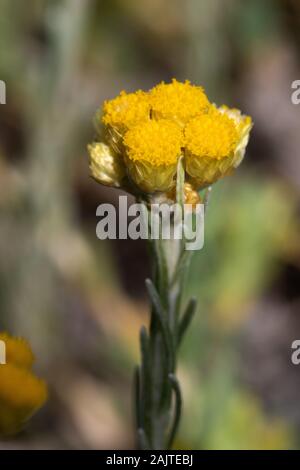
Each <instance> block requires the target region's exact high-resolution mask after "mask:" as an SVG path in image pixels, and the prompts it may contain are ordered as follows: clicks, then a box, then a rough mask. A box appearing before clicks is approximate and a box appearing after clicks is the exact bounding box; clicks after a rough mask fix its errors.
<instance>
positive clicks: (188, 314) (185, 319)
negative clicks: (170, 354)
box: [178, 297, 197, 346]
mask: <svg viewBox="0 0 300 470" xmlns="http://www.w3.org/2000/svg"><path fill="white" fill-rule="evenodd" d="M196 308H197V300H196V299H195V297H192V298H191V300H190V301H189V303H188V305H187V307H186V309H185V312H184V314H183V315H182V319H181V321H180V323H179V328H178V346H179V345H180V343H181V341H182V338H183V336H184V334H185V332H186V330H187V328H188V326H189V324H190V323H191V321H192V318H193V316H194V315H195V312H196Z"/></svg>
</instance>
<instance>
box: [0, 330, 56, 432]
mask: <svg viewBox="0 0 300 470" xmlns="http://www.w3.org/2000/svg"><path fill="white" fill-rule="evenodd" d="M0 341H2V342H4V344H5V349H6V362H7V363H6V364H1V365H0V436H1V435H2V436H3V435H9V434H14V433H16V432H18V431H19V430H20V429H21V428H22V426H23V424H24V423H25V422H26V421H27V420H28V419H29V418H30V417H31V416H32V414H33V413H35V412H36V411H37V410H38V409H39V408H40V407H41V406H42V405H43V404H44V403H45V401H46V399H47V386H46V384H45V382H44V381H43V380H41V379H39V378H37V377H36V376H35V375H34V374H33V372H32V371H31V366H32V363H33V359H34V357H33V353H32V351H31V348H30V346H29V345H28V343H27V342H26V341H25V340H23V339H21V338H13V337H11V336H9V335H7V334H6V333H1V334H0Z"/></svg>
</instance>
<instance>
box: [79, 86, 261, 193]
mask: <svg viewBox="0 0 300 470" xmlns="http://www.w3.org/2000/svg"><path fill="white" fill-rule="evenodd" d="M100 123H102V126H103V128H102V130H101V132H99V131H98V137H100V138H102V139H103V140H104V142H102V143H100V142H96V143H94V144H92V145H90V146H89V147H88V150H89V154H90V169H91V174H92V176H93V178H94V179H96V181H98V182H100V183H102V184H106V185H109V186H115V187H123V188H124V189H126V190H128V191H131V192H133V193H135V194H136V193H137V192H138V191H139V190H140V191H142V192H147V193H154V192H166V191H170V190H171V189H172V187H173V186H174V183H175V182H176V169H177V162H178V159H179V157H180V156H181V155H182V156H183V157H184V166H185V170H186V180H187V182H188V183H191V184H192V186H193V190H194V191H197V190H199V189H201V188H203V187H205V186H208V185H210V184H212V183H214V182H215V181H217V180H218V179H220V178H222V177H223V176H225V175H227V174H230V173H231V171H232V170H233V169H234V168H236V167H237V166H238V165H239V164H240V163H241V161H242V159H243V157H244V154H245V150H246V146H247V143H248V140H249V133H250V130H251V127H252V121H251V118H250V117H248V116H243V115H242V114H241V113H240V111H238V110H236V109H229V108H227V107H226V106H222V107H221V108H217V107H216V106H215V105H213V104H211V103H210V102H209V100H208V98H207V96H206V94H205V92H204V90H203V88H201V87H197V86H194V85H191V83H190V82H188V81H186V82H184V83H180V82H178V81H177V80H173V81H172V82H171V83H167V84H166V83H164V82H162V83H160V84H159V85H157V86H156V87H154V88H153V89H152V90H150V91H149V92H148V93H146V92H142V91H140V90H139V91H137V92H136V93H130V94H127V93H125V92H121V93H120V95H119V96H117V97H116V98H115V99H113V100H111V101H106V102H105V103H104V106H103V110H101V113H100V112H98V113H97V114H96V127H97V129H98V128H99V124H100Z"/></svg>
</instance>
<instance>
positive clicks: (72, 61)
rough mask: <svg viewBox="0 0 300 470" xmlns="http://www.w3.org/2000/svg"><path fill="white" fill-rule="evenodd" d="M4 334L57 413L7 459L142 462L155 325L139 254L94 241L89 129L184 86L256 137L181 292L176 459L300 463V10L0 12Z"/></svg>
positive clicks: (220, 191)
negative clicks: (113, 106) (266, 457)
mask: <svg viewBox="0 0 300 470" xmlns="http://www.w3.org/2000/svg"><path fill="white" fill-rule="evenodd" d="M0 41H1V49H0V79H1V80H4V81H5V82H6V85H7V97H6V101H7V104H6V105H0V330H7V331H9V332H10V333H11V334H15V335H23V336H25V337H26V338H28V339H29V340H30V342H31V344H32V347H33V349H34V351H35V354H36V359H37V361H36V370H37V371H38V373H39V374H40V375H41V376H43V377H45V379H46V380H47V382H48V383H49V387H50V393H51V396H50V399H49V401H48V403H47V405H46V406H45V407H44V408H43V409H42V410H41V411H40V412H39V414H38V415H37V416H35V417H34V419H33V420H32V421H31V422H30V423H29V424H28V426H27V428H26V430H25V431H23V432H22V433H21V434H20V435H19V436H17V437H16V438H14V439H10V440H6V441H2V442H1V443H0V448H2V449H3V448H13V449H14V448H15V449H18V448H26V449H39V448H47V449H48V448H49V449H78V448H81V449H105V448H108V449H126V448H133V446H134V435H133V418H132V412H131V404H132V403H131V402H132V398H131V379H132V371H133V366H134V365H135V364H136V363H137V361H138V360H139V352H138V331H139V328H140V326H141V325H142V324H147V322H148V303H147V298H146V294H145V288H144V278H145V277H146V276H148V275H149V273H150V269H149V263H148V260H147V252H146V247H145V244H144V242H142V241H130V240H115V241H107V242H106V241H99V240H98V239H97V238H96V233H95V229H96V224H97V218H96V208H97V206H98V205H99V204H100V203H103V202H112V203H114V204H117V202H118V195H119V194H120V192H118V191H117V190H114V189H109V188H106V187H102V186H100V185H98V184H97V183H95V182H94V181H93V180H92V179H90V178H89V171H88V159H87V151H86V146H87V143H88V142H90V141H92V140H93V136H94V130H93V126H92V117H93V115H94V113H95V111H96V109H97V108H98V107H99V106H100V105H101V104H102V102H103V100H105V99H110V98H113V97H114V96H115V95H116V94H118V93H119V92H120V90H122V89H126V91H134V90H135V89H137V88H142V89H145V90H146V89H148V88H151V87H152V86H154V85H155V84H156V83H157V82H159V81H161V80H165V81H168V80H170V79H171V78H173V77H176V78H177V79H178V80H185V79H189V80H191V81H192V82H193V83H195V84H197V85H198V84H201V85H203V86H204V87H205V89H206V91H207V94H208V96H209V98H210V100H211V101H214V102H216V103H218V104H219V105H221V104H222V103H223V102H225V103H226V104H228V105H229V106H232V107H239V108H240V109H242V111H243V112H244V113H246V114H250V115H251V116H252V117H253V120H254V123H255V127H254V129H253V132H252V136H251V140H250V145H249V149H248V152H247V156H246V159H245V160H244V163H243V165H242V166H241V167H240V168H239V170H238V171H237V172H236V173H235V175H234V176H232V177H230V178H228V179H225V180H224V181H222V182H219V183H218V184H216V185H215V186H214V188H213V191H212V196H211V200H210V206H209V210H208V213H207V216H206V227H205V237H206V240H205V246H204V249H203V250H201V251H200V252H198V253H196V256H195V258H194V261H193V264H192V267H191V272H190V277H189V280H188V292H187V294H194V295H196V296H197V297H198V298H199V308H198V313H197V315H196V317H195V319H194V324H193V327H192V328H191V329H190V331H189V333H188V334H187V336H186V339H185V341H184V344H183V347H182V350H181V360H180V364H179V376H180V380H181V383H182V387H183V394H184V414H183V420H182V424H181V428H180V432H179V435H178V438H177V442H176V447H177V448H178V449H290V448H300V365H299V366H298V367H297V366H295V365H293V364H292V362H291V352H292V350H291V344H292V342H293V341H294V340H295V339H300V317H299V313H300V291H299V281H300V244H299V235H300V223H299V221H300V220H299V215H300V211H299V209H300V204H299V202H300V159H299V149H300V132H299V131H300V128H299V122H300V106H296V105H293V104H292V102H291V92H292V90H291V83H292V82H293V81H294V80H296V79H300V55H299V46H300V2H299V1H298V0H251V1H248V2H245V1H242V0H227V1H226V2H224V1H223V0H186V1H185V2H183V1H181V0H59V1H55V0H51V1H50V0H49V1H47V0H27V1H26V2H22V1H18V0H1V1H0Z"/></svg>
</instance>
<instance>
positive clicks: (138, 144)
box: [124, 119, 183, 192]
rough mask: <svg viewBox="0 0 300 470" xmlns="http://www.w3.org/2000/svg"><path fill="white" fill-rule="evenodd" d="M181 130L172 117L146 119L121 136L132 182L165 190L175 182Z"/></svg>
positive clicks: (152, 190)
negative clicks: (156, 119) (170, 119)
mask: <svg viewBox="0 0 300 470" xmlns="http://www.w3.org/2000/svg"><path fill="white" fill-rule="evenodd" d="M182 145H183V133H182V131H181V129H180V127H179V126H178V125H177V124H175V123H174V122H172V121H168V120H165V119H161V120H158V121H154V120H149V121H146V122H143V123H141V124H138V125H137V126H135V127H133V128H132V129H130V130H129V131H128V132H127V133H126V134H125V137H124V146H125V149H126V162H127V166H128V169H129V174H130V177H131V178H132V180H133V181H134V183H135V184H136V185H137V186H138V187H139V188H141V189H142V190H144V191H147V192H154V191H166V190H168V189H170V188H171V187H172V185H173V184H174V175H175V173H176V167H177V161H178V158H179V156H180V154H181V148H182Z"/></svg>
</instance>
